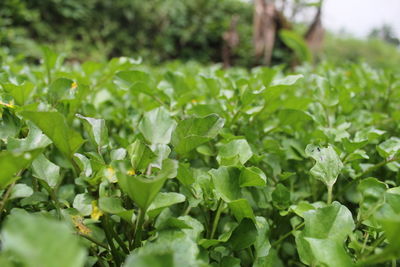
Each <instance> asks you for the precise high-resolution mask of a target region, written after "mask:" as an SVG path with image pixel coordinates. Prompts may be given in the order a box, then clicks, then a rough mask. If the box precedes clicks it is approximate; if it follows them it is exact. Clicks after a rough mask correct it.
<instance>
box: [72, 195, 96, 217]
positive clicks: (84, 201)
mask: <svg viewBox="0 0 400 267" xmlns="http://www.w3.org/2000/svg"><path fill="white" fill-rule="evenodd" d="M93 200H94V199H93V197H92V196H91V195H89V194H88V193H82V194H77V195H76V196H75V199H74V202H73V204H72V206H73V207H74V208H75V209H77V210H78V211H79V213H80V214H81V215H82V216H88V215H90V214H91V213H92V210H93V207H92V201H93Z"/></svg>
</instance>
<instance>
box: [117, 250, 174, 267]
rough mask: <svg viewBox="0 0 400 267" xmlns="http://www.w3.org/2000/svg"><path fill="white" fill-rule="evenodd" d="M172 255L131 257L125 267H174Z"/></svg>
mask: <svg viewBox="0 0 400 267" xmlns="http://www.w3.org/2000/svg"><path fill="white" fill-rule="evenodd" d="M173 260H174V258H173V254H172V253H165V254H163V253H160V254H156V253H154V254H149V255H130V256H129V257H128V258H127V259H126V262H125V263H124V265H123V266H124V267H149V266H152V267H174V266H175V265H174V263H173Z"/></svg>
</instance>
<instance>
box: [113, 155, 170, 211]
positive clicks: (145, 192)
mask: <svg viewBox="0 0 400 267" xmlns="http://www.w3.org/2000/svg"><path fill="white" fill-rule="evenodd" d="M176 172H177V163H176V162H175V161H173V160H171V159H166V160H164V162H163V167H162V169H161V170H160V172H159V173H158V174H157V175H156V176H151V177H146V176H143V175H135V176H129V175H127V174H125V173H121V172H120V173H118V183H119V185H120V186H121V188H122V190H123V191H124V192H125V193H127V194H128V196H129V197H130V198H131V199H132V200H133V201H134V202H135V203H136V204H137V205H138V206H139V207H140V208H141V209H142V210H144V211H146V210H147V209H148V207H149V206H150V204H151V203H152V202H153V200H154V199H155V197H156V196H157V193H158V192H159V191H160V189H161V188H162V186H163V185H164V182H165V181H166V180H167V179H168V178H173V177H175V176H176Z"/></svg>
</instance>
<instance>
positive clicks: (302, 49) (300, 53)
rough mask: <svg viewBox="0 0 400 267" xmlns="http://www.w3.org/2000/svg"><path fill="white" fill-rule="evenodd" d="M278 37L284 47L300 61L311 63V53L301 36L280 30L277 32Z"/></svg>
mask: <svg viewBox="0 0 400 267" xmlns="http://www.w3.org/2000/svg"><path fill="white" fill-rule="evenodd" d="M279 37H280V38H281V40H282V41H283V42H284V43H285V45H287V46H288V47H289V48H291V49H292V50H293V51H294V52H295V54H296V56H297V57H298V58H299V59H300V60H301V61H312V54H311V51H310V50H309V49H308V46H307V44H306V42H305V40H304V39H303V37H302V36H300V35H299V34H297V33H296V32H294V31H289V30H281V31H279Z"/></svg>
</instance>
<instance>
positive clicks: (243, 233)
mask: <svg viewBox="0 0 400 267" xmlns="http://www.w3.org/2000/svg"><path fill="white" fill-rule="evenodd" d="M257 235H258V232H257V228H256V226H255V224H254V222H253V221H252V220H251V219H248V218H244V219H243V220H242V221H241V222H240V224H239V225H238V226H237V227H236V228H235V230H233V232H232V235H231V237H230V238H229V240H228V244H229V245H230V246H231V247H232V249H233V250H241V249H245V248H248V247H250V246H251V245H253V244H254V242H255V241H256V239H257Z"/></svg>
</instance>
